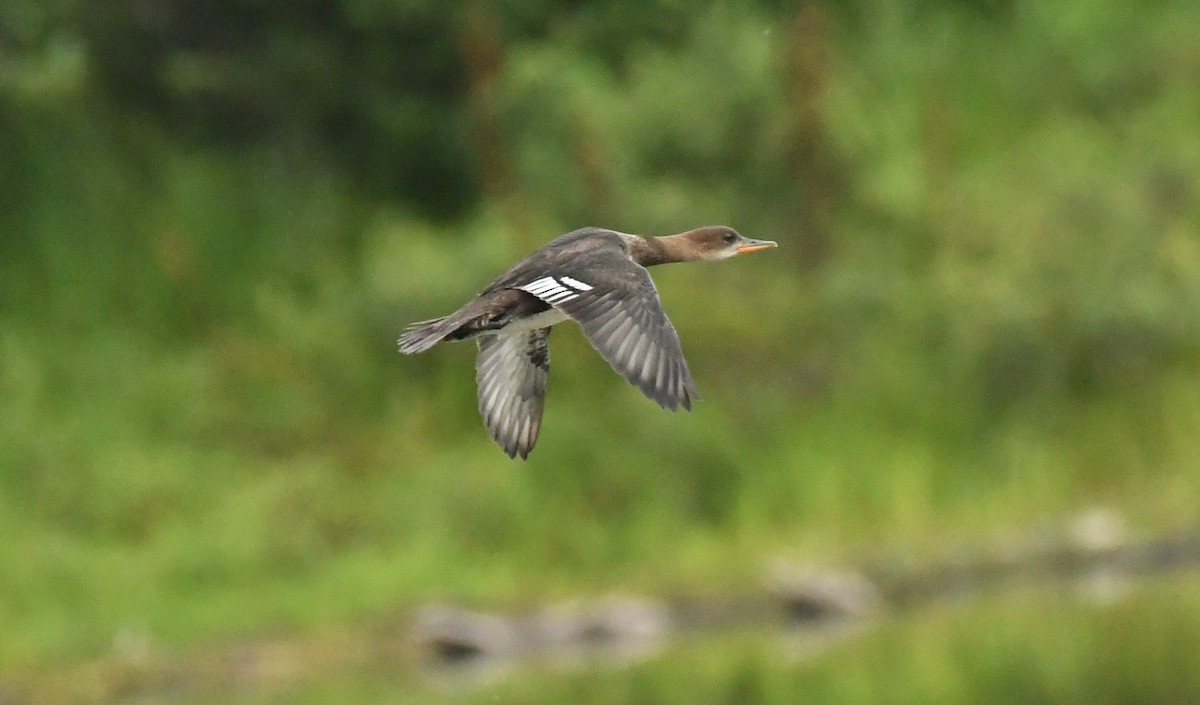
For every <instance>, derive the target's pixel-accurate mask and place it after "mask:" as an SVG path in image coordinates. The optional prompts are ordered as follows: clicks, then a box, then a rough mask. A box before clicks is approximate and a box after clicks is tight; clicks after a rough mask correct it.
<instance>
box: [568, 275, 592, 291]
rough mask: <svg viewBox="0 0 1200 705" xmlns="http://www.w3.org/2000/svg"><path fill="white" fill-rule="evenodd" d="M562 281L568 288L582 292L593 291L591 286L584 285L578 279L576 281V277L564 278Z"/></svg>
mask: <svg viewBox="0 0 1200 705" xmlns="http://www.w3.org/2000/svg"><path fill="white" fill-rule="evenodd" d="M562 280H563V283H564V284H566V285H567V286H569V287H572V288H574V289H578V290H580V291H591V290H592V285H591V284H584V283H583V282H581V281H579V280H578V279H576V278H574V277H563V278H562Z"/></svg>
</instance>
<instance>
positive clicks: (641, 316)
mask: <svg viewBox="0 0 1200 705" xmlns="http://www.w3.org/2000/svg"><path fill="white" fill-rule="evenodd" d="M775 246H776V245H775V243H774V242H770V241H766V240H752V239H750V238H747V237H743V236H742V235H740V234H738V233H737V231H735V230H733V229H732V228H728V227H725V226H708V227H704V228H697V229H695V230H689V231H687V232H684V233H680V234H678V235H671V236H667V237H642V236H640V235H631V234H628V233H620V232H616V231H614V230H606V229H603V228H582V229H579V230H574V231H572V232H569V233H567V234H566V235H563V236H561V237H559V238H557V239H555V240H552V241H551V242H549V243H547V244H546V245H544V246H542V247H541V248H540V249H538V250H536V251H535V252H533V253H532V254H530V255H529V256H528V257H526V258H525V259H524V260H521V261H520V262H518V263H517V264H515V265H514V266H513V267H512V268H511V269H509V270H508V271H507V272H505V273H504V274H502V275H500V276H499V277H498V278H496V280H495V281H493V282H492V283H491V284H489V285H488V286H487V288H485V289H484V290H483V291H482V292H480V293H479V295H478V296H476V297H475V298H473V299H471V300H470V301H468V302H467V303H466V304H465V305H463V306H462V307H461V308H460V309H458V310H457V311H455V312H454V313H451V314H450V315H448V316H443V317H441V318H435V319H432V320H428V321H420V322H417V323H414V324H412V325H410V326H409V327H408V328H407V329H406V330H405V332H404V334H403V335H401V336H400V340H399V346H400V352H402V353H405V354H413V353H419V352H424V351H425V350H428V349H429V348H431V347H433V346H434V345H436V344H438V343H439V342H442V341H447V340H449V341H454V340H467V339H475V340H476V341H477V343H478V346H479V354H478V356H477V358H476V361H475V371H476V382H477V385H478V392H479V411H480V414H481V415H482V416H483V419H484V423H485V425H486V426H487V427H488V430H489V431H490V432H491V434H492V437H493V438H494V439H495V440H496V442H497V443H498V444H499V445H500V446H501V447H502V448H503V449H504V451H505V453H507V454H508V456H509V457H515V456H517V455H520V456H521V457H522V458H525V457H527V456H528V455H529V452H530V451H531V450H532V449H533V446H534V443H536V441H537V437H538V432H539V429H540V427H541V420H542V409H543V406H544V401H545V392H546V379H547V376H548V374H549V370H550V356H549V350H548V346H547V341H548V338H549V334H550V328H551V326H554V325H556V324H558V323H562V322H563V321H567V320H573V321H575V322H576V323H578V324H579V325H580V327H581V328H582V329H583V333H584V335H585V336H586V337H587V339H588V341H589V342H590V343H591V344H592V347H594V348H595V349H596V351H597V352H599V353H600V356H601V357H603V358H604V359H605V361H607V362H608V363H609V365H611V366H612V368H613V369H614V370H616V371H617V372H618V373H619V374H620V375H621V376H622V377H624V378H625V379H626V380H627V381H628V382H629V383H630V384H632V385H634V386H635V387H637V388H638V389H640V390H641V391H642V392H643V393H644V394H645V395H646V396H648V397H650V398H651V399H653V400H654V401H656V402H657V403H658V404H659V405H661V406H663V407H664V408H667V409H671V410H676V409H678V408H680V407H683V408H684V409H690V408H691V402H692V399H693V398H696V397H697V396H698V392H697V390H696V385H695V382H693V381H692V376H691V373H690V372H689V371H688V367H687V361H686V360H685V359H684V357H683V349H682V347H681V345H680V343H679V336H678V334H677V333H676V332H675V327H674V326H672V325H671V322H670V320H668V319H667V315H666V313H665V312H664V311H663V309H662V303H661V302H660V301H659V298H658V291H657V289H655V287H654V282H653V281H652V280H651V279H650V274H649V272H648V271H646V268H647V267H651V266H655V265H659V264H667V263H670V262H685V261H693V260H719V259H725V258H727V257H732V256H734V255H737V254H742V253H746V252H754V251H757V250H761V249H765V248H768V247H775Z"/></svg>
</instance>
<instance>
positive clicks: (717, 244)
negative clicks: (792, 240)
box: [632, 225, 778, 267]
mask: <svg viewBox="0 0 1200 705" xmlns="http://www.w3.org/2000/svg"><path fill="white" fill-rule="evenodd" d="M644 242H645V243H646V245H647V246H646V247H645V249H644V251H643V252H638V251H636V249H635V251H634V252H633V253H632V254H633V255H634V260H635V261H636V262H638V264H641V265H643V266H647V267H648V266H650V265H654V264H667V263H669V262H692V261H695V260H719V259H728V258H729V257H733V256H734V255H744V254H746V253H749V252H757V251H759V250H765V249H767V248H768V247H777V246H778V245H776V243H774V242H772V241H770V240H754V239H752V238H748V237H746V236H744V235H742V234H741V233H739V232H738V231H736V230H734V229H733V228H730V227H727V226H724V225H708V226H705V227H703V228H696V229H695V230H688V231H687V232H683V233H679V234H678V235H668V236H667V237H654V238H646V240H645V241H644Z"/></svg>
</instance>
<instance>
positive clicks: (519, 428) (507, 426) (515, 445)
mask: <svg viewBox="0 0 1200 705" xmlns="http://www.w3.org/2000/svg"><path fill="white" fill-rule="evenodd" d="M549 337H550V329H549V328H539V329H537V330H532V331H529V330H526V331H520V332H513V333H499V334H495V335H482V336H479V337H478V338H477V339H476V340H477V341H478V344H479V354H478V356H476V358H475V382H476V385H477V386H478V388H479V413H480V414H481V415H482V416H483V423H484V425H486V426H487V428H488V431H490V432H491V434H492V438H494V439H495V440H496V443H498V444H499V445H500V447H501V448H503V449H504V452H505V453H507V454H508V457H510V458H513V457H516V456H517V455H518V454H520V456H521V457H522V458H526V457H528V456H529V451H531V450H533V444H534V443H536V442H537V438H538V431H539V430H540V429H541V426H542V408H543V406H544V405H545V399H546V378H547V377H548V376H549V373H550V349H549V346H548V345H547V340H548V339H549Z"/></svg>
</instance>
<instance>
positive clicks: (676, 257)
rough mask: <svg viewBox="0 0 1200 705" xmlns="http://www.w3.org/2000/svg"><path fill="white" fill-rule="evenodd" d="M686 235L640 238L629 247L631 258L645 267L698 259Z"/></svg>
mask: <svg viewBox="0 0 1200 705" xmlns="http://www.w3.org/2000/svg"><path fill="white" fill-rule="evenodd" d="M684 235H686V233H681V234H679V235H668V236H666V237H639V238H637V239H636V240H634V241H633V242H631V243H630V245H629V256H630V258H632V259H633V261H634V262H637V263H638V264H640V265H642V266H643V267H653V266H654V265H656V264H670V263H672V262H686V261H688V260H693V259H696V257H695V253H694V251H693V248H692V247H690V245H691V243H690V242H689V241H688V240H687V238H685V237H684Z"/></svg>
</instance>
